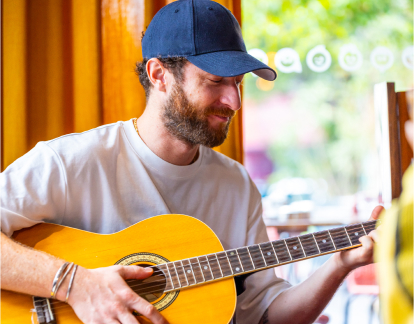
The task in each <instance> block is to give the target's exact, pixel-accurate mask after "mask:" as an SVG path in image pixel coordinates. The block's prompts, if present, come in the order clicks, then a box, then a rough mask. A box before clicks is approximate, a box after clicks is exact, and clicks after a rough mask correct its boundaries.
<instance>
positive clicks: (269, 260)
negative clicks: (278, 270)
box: [259, 242, 279, 265]
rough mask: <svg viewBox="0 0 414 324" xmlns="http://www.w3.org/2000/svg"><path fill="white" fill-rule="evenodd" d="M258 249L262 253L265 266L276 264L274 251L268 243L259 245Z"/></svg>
mask: <svg viewBox="0 0 414 324" xmlns="http://www.w3.org/2000/svg"><path fill="white" fill-rule="evenodd" d="M259 248H260V250H261V251H262V253H263V256H264V258H265V261H266V264H267V265H275V264H278V263H279V262H277V259H276V256H275V253H276V252H275V250H274V249H273V246H272V244H271V243H270V242H266V243H260V244H259Z"/></svg>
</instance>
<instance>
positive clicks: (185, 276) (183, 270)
mask: <svg viewBox="0 0 414 324" xmlns="http://www.w3.org/2000/svg"><path fill="white" fill-rule="evenodd" d="M180 263H181V270H182V272H183V274H184V278H185V281H186V283H187V286H189V285H190V284H189V283H188V278H187V274H186V273H185V269H184V264H183V261H182V260H180Z"/></svg>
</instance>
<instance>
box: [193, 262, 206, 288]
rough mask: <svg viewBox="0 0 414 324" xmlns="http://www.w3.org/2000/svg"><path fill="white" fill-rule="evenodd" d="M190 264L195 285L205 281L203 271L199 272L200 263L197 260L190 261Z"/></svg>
mask: <svg viewBox="0 0 414 324" xmlns="http://www.w3.org/2000/svg"><path fill="white" fill-rule="evenodd" d="M190 263H191V267H192V268H193V272H194V276H195V279H196V283H200V282H204V281H206V279H205V278H204V274H203V271H201V266H200V262H199V261H198V258H192V259H190Z"/></svg>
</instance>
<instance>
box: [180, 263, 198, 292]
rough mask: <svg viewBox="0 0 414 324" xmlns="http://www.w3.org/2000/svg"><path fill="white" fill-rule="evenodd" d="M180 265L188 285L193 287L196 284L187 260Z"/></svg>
mask: <svg viewBox="0 0 414 324" xmlns="http://www.w3.org/2000/svg"><path fill="white" fill-rule="evenodd" d="M181 263H182V264H183V268H184V273H185V275H186V277H187V282H188V285H189V286H191V285H195V284H196V283H197V281H196V278H195V274H194V271H193V268H192V267H191V263H190V261H189V260H182V261H181Z"/></svg>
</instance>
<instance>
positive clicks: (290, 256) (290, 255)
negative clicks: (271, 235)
mask: <svg viewBox="0 0 414 324" xmlns="http://www.w3.org/2000/svg"><path fill="white" fill-rule="evenodd" d="M283 242H285V245H286V249H287V251H288V253H289V256H290V260H291V261H292V260H293V258H292V254H290V251H289V247H288V245H287V243H286V240H283Z"/></svg>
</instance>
